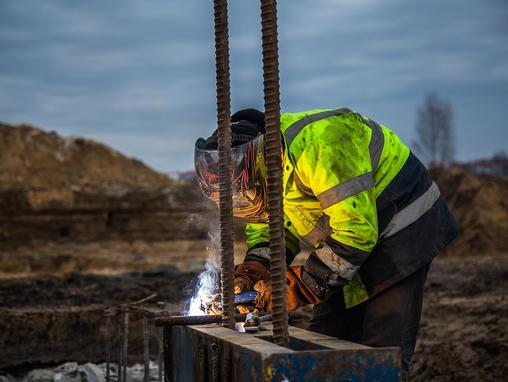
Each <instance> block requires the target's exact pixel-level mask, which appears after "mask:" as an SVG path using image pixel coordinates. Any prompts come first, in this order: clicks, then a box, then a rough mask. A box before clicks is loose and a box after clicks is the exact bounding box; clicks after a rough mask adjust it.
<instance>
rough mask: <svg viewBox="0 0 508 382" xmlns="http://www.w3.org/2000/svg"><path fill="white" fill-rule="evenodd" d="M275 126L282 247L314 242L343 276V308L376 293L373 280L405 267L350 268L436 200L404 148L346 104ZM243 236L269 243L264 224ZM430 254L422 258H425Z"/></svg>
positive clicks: (284, 118)
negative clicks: (280, 150) (280, 140)
mask: <svg viewBox="0 0 508 382" xmlns="http://www.w3.org/2000/svg"><path fill="white" fill-rule="evenodd" d="M281 131H282V133H283V137H284V143H285V149H284V159H283V167H284V170H283V198H284V215H285V216H284V223H285V228H286V247H287V248H288V249H289V251H290V252H292V254H293V255H296V254H297V253H298V252H299V250H300V248H299V240H302V241H304V242H305V243H307V244H308V245H310V246H312V247H314V248H316V249H317V250H316V254H317V256H318V257H319V259H320V260H321V261H322V262H323V263H324V264H325V265H326V266H327V267H328V268H330V269H331V270H332V271H333V272H335V273H337V274H338V275H339V276H341V277H342V278H344V279H346V280H349V281H350V283H349V284H347V285H346V287H345V288H344V296H345V301H346V304H347V305H348V307H350V306H354V305H356V304H358V303H360V302H362V301H364V300H365V299H366V298H367V297H368V295H373V294H375V293H377V292H378V290H377V289H379V288H376V287H377V286H378V285H384V287H387V285H386V284H387V283H386V280H388V279H389V280H392V281H393V280H395V281H394V282H396V279H397V278H399V279H400V278H402V277H404V276H407V274H406V275H404V274H403V273H406V272H407V271H409V270H411V268H412V267H405V269H404V272H399V271H398V269H397V264H394V267H392V268H394V269H385V270H383V269H381V270H378V272H377V273H374V274H373V273H372V272H367V273H366V277H364V276H363V275H361V273H362V272H358V271H359V270H360V267H362V269H363V268H364V267H363V265H364V263H365V262H366V261H367V259H369V257H370V256H371V253H372V252H373V251H374V250H375V248H378V247H380V245H379V243H380V242H381V241H383V240H384V239H385V238H389V237H392V236H397V235H396V234H397V233H398V232H400V231H402V230H403V229H405V228H406V227H408V226H410V225H411V224H412V223H414V222H416V221H417V220H419V219H420V218H421V217H422V216H423V215H425V214H426V213H427V212H428V211H429V210H430V209H431V208H432V207H433V206H434V205H435V203H436V201H438V199H439V198H440V193H439V190H438V188H437V186H436V185H435V183H433V182H432V180H431V179H430V176H429V175H428V173H427V171H426V170H425V169H424V167H423V166H422V165H421V163H420V162H419V161H418V160H417V159H416V157H414V156H413V155H412V154H411V153H410V150H409V148H408V147H407V146H406V145H405V144H404V143H403V142H402V141H401V140H400V139H399V138H398V137H397V136H396V135H395V134H394V133H393V132H392V131H391V130H390V129H388V128H387V127H385V126H382V125H379V124H377V123H376V122H374V121H371V120H369V119H368V118H366V117H364V116H362V115H360V114H358V113H356V112H353V111H351V110H349V109H346V108H342V109H336V110H311V111H306V112H302V113H294V114H293V113H291V114H290V113H286V114H283V115H281ZM406 167H409V168H411V169H413V167H414V169H413V170H412V176H414V177H416V178H417V179H412V178H411V174H408V175H407V176H406V174H405V173H406V172H407V171H402V170H403V169H404V168H406ZM400 173H402V174H403V175H404V176H402V177H401V176H398V174H400ZM396 177H397V181H395V182H393V181H394V179H395V178H396ZM399 178H401V179H399ZM392 182H393V183H394V184H396V188H397V189H396V190H392V189H390V187H389V186H392V187H391V188H393V185H392ZM387 194H388V195H387ZM397 195H398V196H397ZM401 195H402V196H401ZM394 207H395V208H394ZM452 220H453V219H452ZM246 235H247V247H248V248H249V249H251V248H257V247H258V246H259V245H260V244H261V243H266V242H268V241H269V240H268V238H269V231H268V225H267V224H248V225H247V227H246ZM432 240H434V239H432ZM435 240H437V237H436V239H435ZM440 240H442V238H440ZM258 251H259V249H258ZM429 251H431V250H430V249H429ZM431 252H432V251H431ZM434 255H435V254H432V256H430V255H429V256H423V257H428V258H426V259H425V261H427V263H428V262H430V260H431V258H432V257H433V256H434ZM372 257H374V256H372ZM389 257H390V256H389V255H387V256H386V258H387V259H389ZM409 257H411V256H409ZM421 260H422V259H421V258H420V259H417V261H414V262H413V263H414V264H417V263H419V262H420V261H421ZM379 261H381V260H379ZM403 262H404V263H405V261H403ZM371 263H372V262H371ZM374 265H375V266H376V267H379V264H377V263H374ZM424 265H425V264H424ZM371 268H372V267H371ZM388 268H390V267H388ZM416 270H417V269H413V270H411V272H412V271H416ZM367 271H369V270H368V269H367ZM383 272H385V273H386V274H385V275H383V274H382V273H383ZM360 275H361V276H362V277H360ZM394 275H395V276H394ZM371 279H373V280H375V282H374V283H373V282H370V281H371ZM374 284H376V285H374Z"/></svg>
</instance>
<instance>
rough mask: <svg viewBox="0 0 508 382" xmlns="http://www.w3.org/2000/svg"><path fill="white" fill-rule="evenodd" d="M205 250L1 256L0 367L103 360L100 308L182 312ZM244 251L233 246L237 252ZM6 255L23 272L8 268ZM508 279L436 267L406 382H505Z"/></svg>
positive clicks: (486, 271) (459, 262)
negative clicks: (145, 303)
mask: <svg viewBox="0 0 508 382" xmlns="http://www.w3.org/2000/svg"><path fill="white" fill-rule="evenodd" d="M208 244H209V243H207V242H205V241H181V242H179V243H175V242H168V243H163V242H161V243H153V244H147V243H141V242H138V243H135V244H125V243H115V242H109V243H101V244H98V243H90V244H88V245H83V246H80V247H79V248H78V247H73V246H72V245H65V246H63V247H59V246H58V245H56V244H51V245H48V246H46V247H39V248H38V249H37V250H34V249H30V248H28V247H27V248H25V249H24V250H22V251H20V252H19V253H17V254H14V253H13V254H11V256H8V255H6V254H4V255H3V258H2V261H1V264H2V265H1V266H0V276H1V278H0V301H1V306H0V347H1V348H2V352H1V353H2V354H3V357H2V361H1V362H2V363H1V365H0V367H1V368H3V369H4V370H6V371H10V372H14V373H21V372H23V371H26V370H29V369H30V368H33V367H34V366H37V365H44V364H57V363H61V362H64V361H78V362H86V361H89V362H100V361H103V360H104V356H103V354H104V337H105V326H104V321H105V320H104V315H103V310H104V308H105V307H108V306H115V305H117V304H121V303H124V302H128V301H134V300H136V299H140V298H143V297H146V296H148V295H150V294H152V293H158V296H157V298H156V299H155V300H154V301H159V302H165V304H164V305H163V304H159V305H160V306H161V307H163V306H164V307H165V308H166V309H167V310H169V311H172V312H175V313H176V312H179V311H181V309H182V308H183V306H184V305H185V296H188V295H189V293H191V290H192V280H193V279H194V278H195V276H196V274H197V272H199V270H200V269H201V267H202V265H203V263H204V260H205V258H206V256H207V252H206V247H207V246H208ZM242 250H243V249H242V248H241V246H239V248H238V253H241V252H242ZM87 254H88V255H87ZM13 256H16V258H17V260H18V262H19V263H21V264H25V266H24V267H18V268H12V266H9V264H10V263H11V262H9V261H8V259H9V257H13ZM87 257H91V260H90V259H88V258H87ZM84 258H87V260H86V261H85V260H84ZM303 258H304V257H303V256H301V257H300V258H299V259H297V261H299V262H301V261H302V260H303ZM101 259H102V261H101ZM11 260H12V259H11ZM113 260H114V261H113ZM237 260H240V257H239V258H238V259H237ZM59 263H62V264H64V265H61V266H56V265H57V264H59ZM91 264H93V266H92V265H91ZM106 264H110V265H109V266H106ZM111 264H112V266H111ZM507 279H508V256H495V257H489V256H483V257H479V258H476V257H465V258H455V257H442V258H437V259H436V261H435V262H434V263H433V266H432V268H431V271H430V273H429V277H428V281H427V287H426V298H425V305H424V311H423V317H422V324H421V333H420V337H419V341H418V344H417V349H416V354H415V356H414V362H413V368H412V379H413V380H415V381H429V380H433V381H466V380H468V381H469V380H470V381H500V380H506V378H507V377H508V365H507V364H506V359H508V297H507V293H508V282H507ZM131 320H132V321H131V333H132V335H131V337H130V349H131V351H130V354H131V356H130V358H129V359H130V361H132V362H134V361H137V360H139V358H140V355H141V354H142V353H141V335H140V333H141V319H140V317H137V316H136V315H133V317H132V318H131ZM154 335H155V334H154V329H153V328H152V336H154ZM152 343H153V344H154V343H155V341H152ZM153 351H154V352H155V351H156V350H155V349H153ZM153 354H155V353H153ZM138 355H139V356H138Z"/></svg>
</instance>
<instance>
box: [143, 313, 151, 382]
mask: <svg viewBox="0 0 508 382" xmlns="http://www.w3.org/2000/svg"><path fill="white" fill-rule="evenodd" d="M143 367H144V370H143V371H144V377H143V381H144V382H148V381H149V380H150V348H149V342H148V316H147V314H146V313H144V314H143Z"/></svg>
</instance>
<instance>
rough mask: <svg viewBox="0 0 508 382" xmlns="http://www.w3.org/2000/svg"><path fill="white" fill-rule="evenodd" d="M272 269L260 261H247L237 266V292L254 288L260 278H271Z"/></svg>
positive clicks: (235, 285)
mask: <svg viewBox="0 0 508 382" xmlns="http://www.w3.org/2000/svg"><path fill="white" fill-rule="evenodd" d="M269 279H270V271H269V270H268V269H267V268H266V267H265V266H264V265H263V264H261V263H260V262H259V261H254V260H253V261H245V262H243V263H242V264H239V265H237V266H236V267H235V280H234V287H235V294H238V293H241V292H245V291H249V290H252V288H253V287H254V284H256V283H257V282H258V281H259V280H269Z"/></svg>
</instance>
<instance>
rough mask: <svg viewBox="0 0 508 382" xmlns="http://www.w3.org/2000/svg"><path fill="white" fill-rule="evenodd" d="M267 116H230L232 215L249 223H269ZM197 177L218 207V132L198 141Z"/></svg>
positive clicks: (254, 113)
mask: <svg viewBox="0 0 508 382" xmlns="http://www.w3.org/2000/svg"><path fill="white" fill-rule="evenodd" d="M264 133H265V129H264V114H263V113H262V112H260V111H258V110H255V109H246V110H241V111H239V112H237V113H235V114H233V115H232V116H231V146H232V147H231V192H232V199H233V215H234V216H236V217H239V218H241V219H243V220H245V221H247V222H250V223H261V222H267V221H268V212H267V209H266V205H267V202H266V196H267V193H266V179H267V177H266V164H265V135H264ZM194 164H195V167H196V177H197V180H198V184H199V186H200V188H201V191H202V192H203V194H204V195H205V196H206V197H207V198H209V199H211V200H212V201H213V202H214V203H215V204H216V205H217V206H218V205H219V151H218V133H217V130H215V132H214V133H213V134H212V136H211V137H209V138H208V139H206V140H205V139H203V138H199V139H198V140H197V141H196V145H195V151H194Z"/></svg>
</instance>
